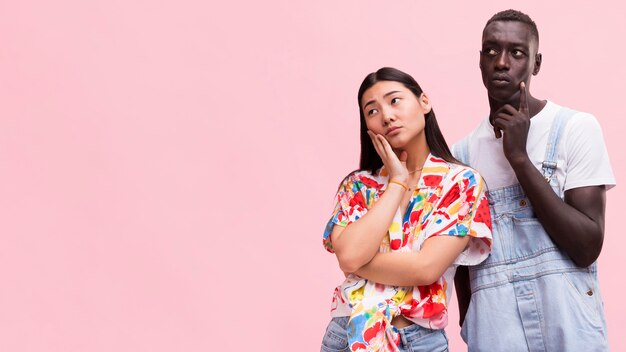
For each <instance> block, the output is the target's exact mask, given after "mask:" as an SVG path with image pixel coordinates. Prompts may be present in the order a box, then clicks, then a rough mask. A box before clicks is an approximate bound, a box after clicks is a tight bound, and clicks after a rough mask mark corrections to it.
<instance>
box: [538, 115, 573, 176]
mask: <svg viewBox="0 0 626 352" xmlns="http://www.w3.org/2000/svg"><path fill="white" fill-rule="evenodd" d="M575 113H576V111H574V110H572V109H568V108H565V107H562V108H561V110H559V112H558V113H557V114H556V117H555V118H554V121H553V122H552V127H551V128H550V135H549V136H548V145H547V146H546V155H545V157H544V161H543V163H541V168H542V169H543V177H544V178H545V179H546V181H547V182H550V181H551V180H552V176H553V175H554V171H556V167H557V162H556V160H557V155H558V154H557V152H558V148H559V142H560V141H561V136H562V135H563V130H564V129H565V126H566V125H567V123H568V122H569V121H570V120H571V117H572V116H574V114H575Z"/></svg>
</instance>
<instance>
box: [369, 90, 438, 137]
mask: <svg viewBox="0 0 626 352" xmlns="http://www.w3.org/2000/svg"><path fill="white" fill-rule="evenodd" d="M361 106H362V109H363V116H365V123H366V125H367V129H369V130H370V131H372V132H374V133H376V134H381V135H383V136H384V137H385V138H386V139H387V141H389V144H390V145H391V147H392V148H394V149H404V148H405V146H407V144H409V143H411V142H415V141H417V140H418V139H420V138H424V139H425V138H426V137H425V136H424V133H423V132H424V126H425V125H426V121H425V118H424V114H427V113H428V112H430V110H431V106H430V103H429V101H428V97H427V96H426V95H425V94H423V93H422V95H421V96H420V97H419V98H418V97H416V96H415V94H413V92H411V91H410V90H409V89H408V88H406V87H405V86H404V85H403V84H402V83H400V82H395V81H380V82H377V83H375V84H374V85H373V86H372V87H371V88H369V89H368V90H366V91H365V93H364V94H363V98H361Z"/></svg>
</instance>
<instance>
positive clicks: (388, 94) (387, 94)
mask: <svg viewBox="0 0 626 352" xmlns="http://www.w3.org/2000/svg"><path fill="white" fill-rule="evenodd" d="M395 93H400V91H399V90H392V91H391V92H389V93H386V94H385V95H383V98H386V97H388V96H390V95H391V94H395ZM375 102H376V101H375V100H374V99H372V100H370V101H368V102H367V103H365V105H363V109H365V108H366V107H367V106H368V105H370V104H374V103H375Z"/></svg>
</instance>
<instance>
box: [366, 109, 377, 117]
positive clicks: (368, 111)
mask: <svg viewBox="0 0 626 352" xmlns="http://www.w3.org/2000/svg"><path fill="white" fill-rule="evenodd" d="M377 112H378V110H376V109H370V110H367V116H372V115H374V114H375V113H377Z"/></svg>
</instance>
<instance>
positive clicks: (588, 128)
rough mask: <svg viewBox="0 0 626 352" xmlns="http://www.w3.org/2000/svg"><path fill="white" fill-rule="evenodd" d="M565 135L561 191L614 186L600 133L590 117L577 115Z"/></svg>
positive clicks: (598, 125) (596, 122) (607, 155)
mask: <svg viewBox="0 0 626 352" xmlns="http://www.w3.org/2000/svg"><path fill="white" fill-rule="evenodd" d="M566 132H567V133H565V138H564V139H565V140H564V141H563V143H564V146H565V153H566V155H565V156H566V160H567V166H566V167H567V169H566V172H567V175H566V178H565V185H564V190H569V189H572V188H578V187H585V186H598V185H606V186H607V189H609V188H611V187H613V186H614V185H615V177H614V176H613V170H612V169H611V163H610V161H609V154H608V152H607V149H606V145H605V143H604V137H603V135H602V129H601V127H600V124H599V123H598V121H597V120H596V118H595V117H594V116H593V115H590V114H587V113H579V114H577V115H575V117H574V118H573V120H572V121H571V122H570V123H569V124H568V126H567V131H566Z"/></svg>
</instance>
